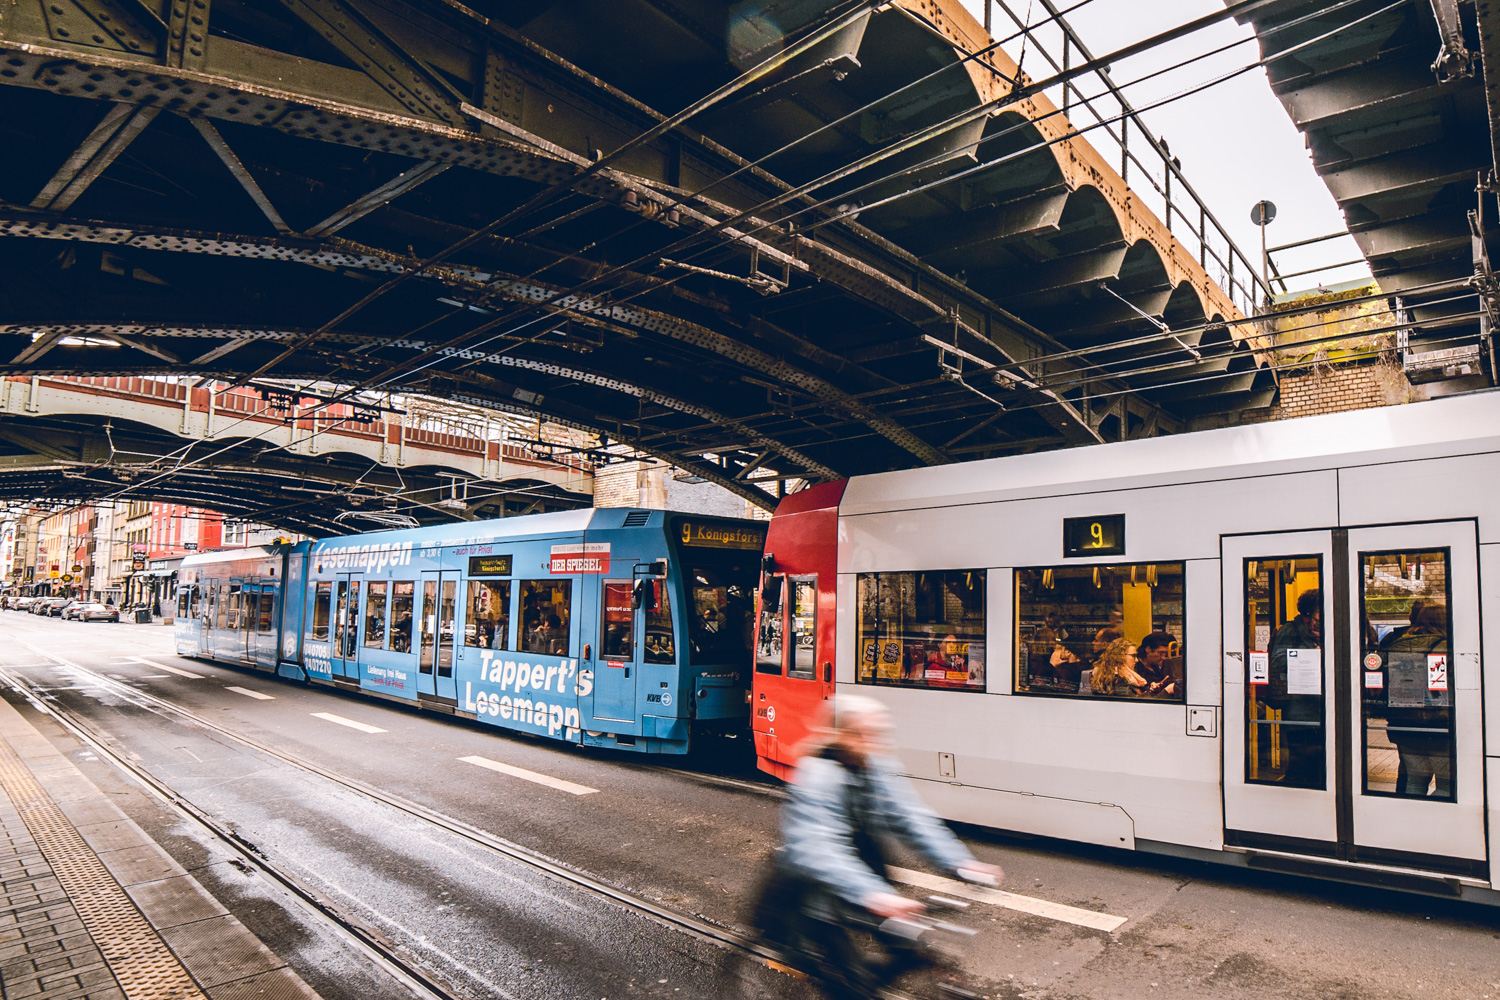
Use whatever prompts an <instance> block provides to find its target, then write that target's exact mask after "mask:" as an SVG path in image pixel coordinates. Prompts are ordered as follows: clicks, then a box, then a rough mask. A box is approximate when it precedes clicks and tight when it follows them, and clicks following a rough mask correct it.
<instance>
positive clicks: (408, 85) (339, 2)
mask: <svg viewBox="0 0 1500 1000" xmlns="http://www.w3.org/2000/svg"><path fill="white" fill-rule="evenodd" d="M280 3H281V5H282V6H284V7H286V8H287V10H289V11H291V12H292V13H293V14H295V15H296V16H297V17H298V18H299V19H301V20H302V21H304V22H306V23H307V25H308V26H309V27H311V28H312V29H313V30H314V31H316V32H317V33H318V34H319V35H321V36H322V37H323V38H324V39H325V40H326V41H327V42H328V43H329V44H331V45H332V46H333V47H334V48H336V49H338V50H339V51H340V52H342V53H343V54H344V55H345V56H346V57H348V58H349V59H351V60H352V61H353V62H354V64H355V65H356V66H358V67H359V68H360V69H361V70H363V71H364V72H365V73H366V74H367V75H368V76H369V77H370V79H372V80H374V81H375V82H376V83H378V84H379V85H380V86H381V88H382V89H384V90H385V91H386V93H388V94H390V95H391V96H392V97H394V98H395V99H396V100H397V101H399V102H400V103H401V105H402V107H404V108H406V110H408V111H410V112H411V113H412V114H414V115H417V116H418V117H421V118H430V119H433V120H435V121H440V122H443V123H444V124H447V125H459V124H460V123H462V122H463V120H464V119H463V114H462V113H461V112H460V111H459V110H458V107H457V102H456V101H455V100H454V99H453V94H452V92H451V90H450V88H449V86H448V84H446V83H445V82H443V80H442V79H441V78H440V77H439V76H438V75H437V74H436V73H435V72H433V71H432V70H431V69H429V68H428V67H427V66H425V65H423V64H422V62H421V60H419V59H417V58H416V57H415V56H413V55H412V54H411V53H409V52H406V51H405V50H403V49H402V47H401V45H400V44H399V43H398V42H397V41H396V40H395V39H393V38H391V37H390V36H389V35H387V34H386V33H385V32H384V31H382V30H381V29H380V28H378V27H377V26H376V25H375V23H374V22H373V21H371V20H370V19H369V18H367V17H365V16H364V14H363V13H361V12H360V10H359V9H358V8H357V7H356V6H355V5H354V4H352V3H348V2H345V0H280Z"/></svg>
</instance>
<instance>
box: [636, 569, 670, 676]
mask: <svg viewBox="0 0 1500 1000" xmlns="http://www.w3.org/2000/svg"><path fill="white" fill-rule="evenodd" d="M646 586H648V587H651V588H653V589H654V590H655V591H656V606H655V607H648V608H646V648H645V650H644V651H643V652H642V654H641V658H642V659H643V660H644V661H645V662H647V663H676V662H677V644H676V643H675V642H673V637H672V604H671V601H670V599H669V598H668V597H667V581H666V580H652V581H650V582H649V583H647V584H646Z"/></svg>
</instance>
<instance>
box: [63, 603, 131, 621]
mask: <svg viewBox="0 0 1500 1000" xmlns="http://www.w3.org/2000/svg"><path fill="white" fill-rule="evenodd" d="M67 614H68V615H69V616H70V617H72V618H73V619H74V620H75V621H80V622H117V621H119V620H120V610H119V609H118V608H112V607H110V606H109V605H107V604H100V603H98V602H97V601H90V602H88V603H87V604H75V605H73V606H72V607H71V608H69V609H68V610H67Z"/></svg>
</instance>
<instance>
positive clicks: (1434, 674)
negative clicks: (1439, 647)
mask: <svg viewBox="0 0 1500 1000" xmlns="http://www.w3.org/2000/svg"><path fill="white" fill-rule="evenodd" d="M1427 690H1429V691H1446V690H1448V654H1447V653H1428V654H1427Z"/></svg>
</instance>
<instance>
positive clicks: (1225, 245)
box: [984, 0, 1271, 316]
mask: <svg viewBox="0 0 1500 1000" xmlns="http://www.w3.org/2000/svg"><path fill="white" fill-rule="evenodd" d="M1041 5H1042V7H1043V8H1045V10H1046V12H1047V14H1048V23H1050V24H1052V25H1055V26H1056V29H1057V30H1058V31H1060V32H1061V33H1062V39H1063V41H1062V54H1061V58H1060V59H1059V58H1057V57H1055V56H1054V55H1053V54H1052V53H1051V52H1049V51H1048V50H1047V48H1046V46H1044V45H1043V44H1042V40H1041V39H1040V38H1039V37H1038V35H1037V32H1036V31H1035V30H1034V29H1033V27H1031V26H1029V25H1027V24H1026V22H1025V20H1024V19H1023V18H1022V17H1020V16H1019V15H1017V13H1016V12H1015V11H1014V10H1012V9H1011V7H1010V5H1009V3H1007V2H1006V0H984V28H985V31H986V32H988V33H989V34H990V37H991V38H993V37H994V30H993V28H992V17H991V14H992V8H993V7H999V8H1000V10H1002V11H1003V12H1004V13H1005V15H1006V16H1007V17H1009V18H1010V20H1011V21H1012V22H1014V23H1015V25H1016V29H1017V30H1018V31H1020V32H1022V33H1024V34H1025V36H1026V38H1027V40H1028V43H1029V45H1030V46H1031V47H1034V49H1035V51H1036V52H1037V53H1038V54H1039V55H1040V56H1041V58H1043V59H1045V60H1046V61H1047V63H1048V65H1050V66H1051V67H1052V69H1053V70H1054V71H1055V72H1065V71H1067V70H1068V69H1071V68H1072V64H1073V56H1074V53H1075V51H1076V53H1077V54H1078V55H1079V56H1082V57H1083V59H1084V61H1085V62H1088V61H1091V60H1092V59H1093V58H1094V55H1093V53H1092V52H1090V51H1089V48H1088V46H1087V45H1085V44H1084V42H1083V40H1082V39H1081V38H1079V36H1078V33H1077V32H1076V31H1074V30H1073V26H1072V25H1071V24H1069V23H1068V20H1067V18H1066V17H1064V16H1063V13H1062V11H1060V10H1059V9H1058V7H1057V5H1056V4H1055V3H1054V2H1053V0H1041ZM1090 75H1092V76H1097V77H1098V79H1099V82H1100V83H1102V84H1103V85H1104V88H1105V92H1104V93H1101V94H1096V95H1094V96H1092V97H1091V96H1089V95H1087V94H1085V93H1083V91H1082V90H1080V89H1079V86H1078V84H1079V82H1080V81H1082V80H1083V79H1086V77H1078V78H1077V79H1074V80H1069V81H1067V82H1065V83H1064V84H1063V85H1062V86H1063V94H1062V98H1063V99H1062V111H1063V114H1064V115H1065V116H1069V120H1070V121H1071V115H1072V114H1073V112H1074V109H1076V108H1078V107H1080V106H1081V107H1083V108H1084V109H1086V110H1087V111H1088V113H1089V114H1090V115H1092V116H1093V118H1094V124H1093V126H1091V127H1092V128H1093V129H1094V130H1096V131H1103V132H1104V134H1105V135H1107V136H1108V137H1109V138H1110V139H1111V140H1112V141H1113V142H1114V143H1115V144H1116V145H1117V146H1118V147H1119V149H1120V178H1121V179H1122V180H1123V181H1125V183H1126V184H1127V185H1128V184H1129V183H1130V177H1131V169H1130V168H1131V165H1132V164H1134V165H1135V167H1136V168H1137V170H1136V174H1137V176H1140V177H1144V178H1145V180H1146V183H1147V185H1148V187H1147V188H1146V189H1144V190H1149V191H1150V192H1153V193H1154V194H1155V195H1156V196H1157V197H1158V198H1159V199H1160V201H1159V202H1158V203H1155V204H1153V203H1152V201H1153V199H1143V201H1145V202H1146V204H1147V207H1148V208H1150V209H1152V210H1153V211H1156V212H1157V213H1158V215H1159V216H1160V217H1161V220H1162V222H1163V223H1164V224H1165V225H1166V227H1167V231H1168V232H1170V233H1171V234H1172V235H1173V236H1174V237H1176V239H1177V241H1178V242H1179V243H1181V244H1182V246H1183V248H1184V249H1186V250H1188V251H1189V252H1196V256H1197V258H1198V266H1199V267H1201V268H1203V270H1204V272H1205V273H1206V274H1208V276H1209V277H1210V278H1213V279H1214V280H1216V281H1217V282H1218V284H1219V286H1220V287H1221V288H1223V289H1224V291H1225V292H1226V293H1227V294H1228V295H1229V298H1230V300H1231V301H1232V302H1233V303H1234V304H1235V306H1237V307H1238V308H1239V309H1240V310H1241V311H1242V312H1243V313H1244V314H1245V315H1247V316H1248V315H1251V314H1252V313H1253V312H1254V311H1255V309H1256V306H1257V304H1258V303H1260V302H1263V301H1266V300H1268V299H1269V298H1270V294H1271V290H1270V287H1269V286H1268V285H1267V283H1266V282H1265V281H1263V280H1262V279H1261V275H1260V274H1259V270H1260V268H1259V267H1258V262H1257V261H1255V260H1254V259H1252V258H1251V257H1249V256H1248V255H1246V253H1245V252H1244V251H1243V250H1241V249H1240V248H1239V246H1238V244H1236V243H1235V242H1234V240H1233V238H1231V237H1230V235H1229V231H1228V230H1227V229H1225V228H1224V225H1223V224H1222V223H1220V222H1219V220H1218V218H1216V217H1215V216H1214V213H1213V212H1212V211H1210V210H1209V208H1208V206H1207V205H1206V204H1204V202H1203V199H1202V198H1201V197H1199V195H1198V192H1197V191H1195V190H1194V189H1193V186H1192V184H1190V183H1188V179H1187V178H1186V177H1185V176H1184V175H1183V172H1182V163H1181V162H1180V161H1179V160H1178V159H1177V158H1176V157H1174V156H1172V153H1171V150H1170V149H1169V148H1168V146H1167V143H1166V142H1165V141H1164V140H1162V139H1160V138H1158V137H1157V136H1155V135H1153V134H1152V133H1151V131H1150V130H1149V129H1147V128H1146V126H1145V124H1144V123H1143V122H1142V121H1141V119H1140V116H1139V115H1138V114H1137V113H1136V110H1135V108H1134V107H1133V106H1132V105H1131V103H1130V101H1129V99H1127V98H1126V97H1125V94H1124V93H1123V92H1122V91H1121V90H1120V88H1119V86H1117V85H1116V84H1115V81H1114V79H1113V78H1112V77H1111V76H1110V74H1109V71H1108V70H1106V69H1100V70H1098V71H1096V72H1095V73H1093V74H1090ZM1105 94H1107V95H1108V96H1109V98H1110V99H1111V101H1112V103H1117V104H1118V105H1119V111H1118V112H1116V111H1115V110H1114V109H1113V108H1112V107H1111V108H1110V109H1108V113H1101V111H1100V110H1099V109H1096V108H1095V107H1094V102H1095V101H1098V100H1099V99H1100V98H1102V97H1104V96H1105ZM1116 118H1118V125H1119V128H1118V130H1116V128H1115V126H1114V125H1112V124H1110V122H1111V120H1112V119H1116ZM1132 127H1133V130H1134V132H1135V133H1136V136H1137V137H1138V138H1137V143H1136V145H1135V147H1134V148H1132V147H1131V144H1130V140H1131V138H1132V135H1131V132H1132ZM1091 141H1092V140H1091ZM1142 143H1144V146H1145V155H1144V157H1143V156H1142V155H1141V146H1142ZM1093 144H1094V145H1095V146H1096V148H1097V145H1098V144H1097V143H1093ZM1153 170H1156V171H1159V174H1160V179H1158V177H1157V175H1156V174H1154V173H1153ZM1137 183H1138V184H1139V182H1137ZM1134 190H1135V191H1136V193H1137V194H1141V193H1143V189H1142V188H1141V187H1139V186H1137V187H1136V188H1135V189H1134ZM1174 218H1176V219H1177V220H1179V222H1180V225H1179V227H1178V228H1177V229H1173V226H1172V224H1173V219H1174ZM1184 227H1185V228H1184ZM1189 239H1191V240H1192V241H1193V242H1194V243H1196V246H1192V245H1190V243H1189ZM1210 265H1212V267H1213V270H1211V269H1210ZM1215 271H1217V274H1215V273H1214V272H1215Z"/></svg>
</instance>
